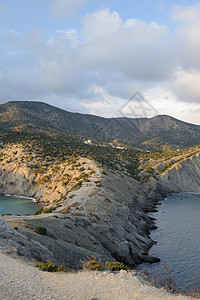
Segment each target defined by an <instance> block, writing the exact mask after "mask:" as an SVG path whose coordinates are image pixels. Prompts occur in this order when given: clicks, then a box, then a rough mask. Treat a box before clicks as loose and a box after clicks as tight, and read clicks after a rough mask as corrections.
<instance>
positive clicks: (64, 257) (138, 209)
mask: <svg viewBox="0 0 200 300" xmlns="http://www.w3.org/2000/svg"><path fill="white" fill-rule="evenodd" d="M8 150H9V151H10V152H9V151H7V152H6V156H4V157H3V160H2V162H3V164H1V166H0V182H1V183H2V186H1V191H2V192H6V193H10V194H23V195H25V196H36V197H40V198H41V199H43V201H44V202H45V203H48V204H49V202H50V204H52V203H53V204H55V205H57V204H59V205H58V207H57V211H56V212H54V213H53V214H52V213H50V214H44V215H40V216H30V217H23V216H22V217H14V216H11V217H5V218H6V220H7V222H8V223H9V224H10V225H11V226H12V227H15V226H17V227H18V229H19V230H18V232H19V234H20V235H11V234H10V233H9V244H10V245H11V246H10V247H11V248H12V250H13V251H15V250H14V246H13V245H15V249H18V250H17V251H18V252H19V254H22V255H25V256H28V257H30V253H32V254H31V255H32V257H33V258H35V259H37V257H36V256H35V254H34V251H32V250H31V247H32V246H31V243H32V242H31V241H33V244H34V243H35V242H36V243H39V244H40V245H41V247H42V249H47V251H48V253H49V254H48V255H51V257H52V260H53V261H55V262H57V263H58V264H63V263H64V264H66V265H67V266H70V267H73V268H78V267H80V266H81V265H82V262H83V261H86V260H88V259H90V258H91V257H92V256H94V257H96V258H97V259H98V258H101V259H103V260H110V261H112V260H119V261H123V262H124V263H125V264H127V265H129V266H133V265H134V264H136V263H141V262H144V261H146V262H154V261H156V259H155V258H153V257H151V256H149V255H148V251H149V249H150V247H151V246H152V245H153V243H154V242H153V241H152V240H151V238H150V230H151V229H153V228H155V224H154V220H153V219H152V218H151V217H149V215H148V214H147V212H151V211H153V210H154V209H155V205H156V203H157V201H158V200H159V199H161V198H162V196H164V195H165V194H166V193H168V192H200V185H199V182H200V155H199V154H195V155H193V156H191V157H190V158H185V159H183V160H182V161H181V162H177V163H176V164H174V165H173V167H172V168H171V169H169V170H168V171H167V172H165V173H163V174H162V175H159V176H157V177H158V179H157V180H156V179H155V178H153V177H152V178H151V179H150V181H148V182H146V183H140V182H138V181H136V180H134V179H133V178H131V177H129V176H126V175H123V174H121V173H120V172H117V173H113V172H110V171H108V170H106V174H105V172H102V170H101V169H100V168H99V167H98V166H97V165H96V164H95V163H94V162H92V161H90V160H86V159H82V158H80V157H79V158H77V160H76V162H73V161H71V160H67V161H63V162H62V163H61V164H58V162H53V163H51V164H48V165H46V167H47V168H46V169H45V170H43V169H41V168H40V172H37V171H36V172H34V170H33V169H34V168H33V166H34V165H35V160H36V159H37V157H35V159H34V158H32V160H31V161H32V162H31V166H30V162H28V161H27V159H28V158H26V155H25V154H24V153H21V152H20V151H22V152H23V151H24V150H23V149H21V150H20V149H19V148H18V149H17V150H16V149H15V151H14V152H15V153H16V151H17V154H18V155H19V157H22V156H23V157H24V159H23V161H19V160H18V159H16V155H17V154H14V156H13V155H11V153H13V148H10V149H8ZM11 151H12V152H11ZM9 153H10V157H9ZM25 158H26V159H25ZM46 163H47V162H46V161H45V162H44V163H43V165H44V164H46ZM40 164H41V162H40ZM32 165H33V166H32ZM83 168H84V171H83ZM37 169H38V168H37ZM37 169H36V170H37ZM41 172H42V173H41ZM43 172H45V173H43ZM103 173H104V174H103ZM85 174H86V175H85ZM44 178H46V179H47V180H45V179H44ZM83 178H85V179H87V180H85V181H83V182H82V184H81V185H78V186H76V184H77V182H78V181H80V179H82V180H83ZM11 182H12V183H11ZM74 186H75V188H74ZM55 187H56V188H55ZM60 205H62V206H61V207H59V206H60ZM55 216H56V218H55ZM0 226H1V223H0ZM36 226H43V227H46V228H47V235H46V236H39V235H38V234H36V233H35V232H34V230H33V229H34V228H35V227H36ZM3 232H4V234H3V237H2V239H4V243H5V245H6V244H7V237H6V227H5V226H4V231H3ZM16 239H17V242H16ZM23 239H25V240H27V239H28V241H30V243H28V244H27V245H24V242H23ZM4 243H2V247H3V245H4ZM22 244H23V247H22ZM35 245H36V244H34V245H33V248H34V247H36V246H35ZM37 245H38V244H37ZM43 247H44V248H43ZM26 253H28V255H26ZM39 253H40V254H39V255H40V256H41V257H40V259H42V260H44V259H45V256H44V253H43V252H41V251H40V252H39Z"/></svg>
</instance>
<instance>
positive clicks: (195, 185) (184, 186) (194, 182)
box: [159, 153, 200, 193]
mask: <svg viewBox="0 0 200 300" xmlns="http://www.w3.org/2000/svg"><path fill="white" fill-rule="evenodd" d="M159 182H160V184H161V185H162V186H163V187H164V188H165V189H166V190H168V191H169V192H176V193H178V192H191V193H200V153H197V154H195V155H193V156H191V157H189V158H185V159H184V160H182V161H181V162H178V163H176V164H174V165H173V167H172V168H171V169H169V170H168V171H166V172H165V173H163V174H162V175H160V176H159Z"/></svg>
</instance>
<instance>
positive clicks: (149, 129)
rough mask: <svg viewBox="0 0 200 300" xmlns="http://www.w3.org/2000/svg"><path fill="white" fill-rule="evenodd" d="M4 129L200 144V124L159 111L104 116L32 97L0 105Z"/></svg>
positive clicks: (154, 143) (158, 144)
mask: <svg viewBox="0 0 200 300" xmlns="http://www.w3.org/2000/svg"><path fill="white" fill-rule="evenodd" d="M0 129H1V130H20V131H21V130H34V131H51V132H58V133H66V134H73V135H81V136H85V137H88V138H94V139H98V140H101V141H105V142H112V141H113V140H114V139H117V140H118V141H119V142H121V143H123V144H128V145H133V146H137V147H141V146H142V145H143V146H144V147H148V148H150V149H151V148H155V149H158V148H159V147H162V146H163V145H166V144H169V145H170V146H172V147H174V148H176V147H179V148H183V147H187V146H193V145H196V144H200V126H198V125H193V124H189V123H186V122H182V121H179V120H177V119H175V118H172V117H169V116H166V115H158V116H156V117H153V118H150V119H148V118H141V119H131V118H110V119H108V118H102V117H98V116H94V115H87V114H80V113H71V112H67V111H65V110H62V109H59V108H56V107H54V106H51V105H48V104H45V103H42V102H31V101H16V102H15V101H14V102H8V103H5V104H1V105H0Z"/></svg>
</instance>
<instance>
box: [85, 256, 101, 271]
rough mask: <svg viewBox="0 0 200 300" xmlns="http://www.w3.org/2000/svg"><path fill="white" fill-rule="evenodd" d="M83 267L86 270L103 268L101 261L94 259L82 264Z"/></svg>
mask: <svg viewBox="0 0 200 300" xmlns="http://www.w3.org/2000/svg"><path fill="white" fill-rule="evenodd" d="M84 267H85V269H86V270H90V271H102V270H104V268H105V267H104V265H103V264H102V262H100V261H96V260H94V259H93V260H89V261H88V262H86V263H85V264H84Z"/></svg>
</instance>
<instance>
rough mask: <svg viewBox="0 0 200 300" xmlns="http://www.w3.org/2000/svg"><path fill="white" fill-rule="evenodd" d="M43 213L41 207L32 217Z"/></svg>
mask: <svg viewBox="0 0 200 300" xmlns="http://www.w3.org/2000/svg"><path fill="white" fill-rule="evenodd" d="M42 213H43V207H41V208H40V209H39V210H37V211H36V212H35V213H34V215H40V214H42Z"/></svg>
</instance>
